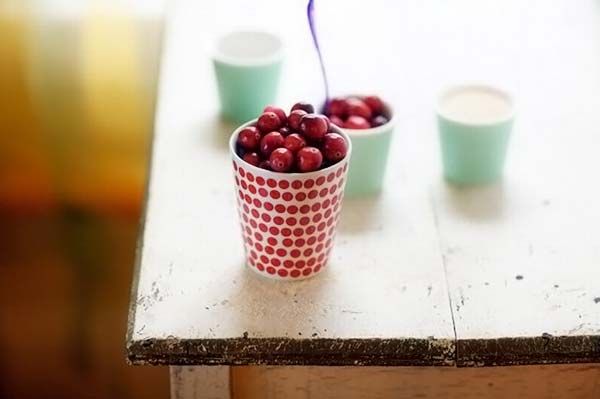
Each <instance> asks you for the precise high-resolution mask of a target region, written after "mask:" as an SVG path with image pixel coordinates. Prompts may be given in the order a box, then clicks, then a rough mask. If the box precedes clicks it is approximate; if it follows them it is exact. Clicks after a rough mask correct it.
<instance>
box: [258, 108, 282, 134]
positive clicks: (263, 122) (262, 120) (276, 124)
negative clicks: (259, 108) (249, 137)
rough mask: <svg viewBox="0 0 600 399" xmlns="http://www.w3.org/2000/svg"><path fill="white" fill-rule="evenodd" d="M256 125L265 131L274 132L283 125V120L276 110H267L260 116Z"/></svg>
mask: <svg viewBox="0 0 600 399" xmlns="http://www.w3.org/2000/svg"><path fill="white" fill-rule="evenodd" d="M256 126H257V127H258V130H260V131H261V132H263V133H266V132H272V131H273V130H277V129H279V128H280V127H281V121H280V120H279V117H278V116H277V114H276V113H275V112H265V113H263V114H262V115H261V116H259V117H258V122H257V123H256Z"/></svg>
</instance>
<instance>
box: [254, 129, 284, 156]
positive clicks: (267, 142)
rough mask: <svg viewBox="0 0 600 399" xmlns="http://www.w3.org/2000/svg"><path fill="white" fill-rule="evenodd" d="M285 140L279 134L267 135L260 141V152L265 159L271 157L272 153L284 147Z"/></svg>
mask: <svg viewBox="0 0 600 399" xmlns="http://www.w3.org/2000/svg"><path fill="white" fill-rule="evenodd" d="M283 143H284V138H283V136H282V135H281V133H279V132H271V133H267V134H265V135H264V136H263V138H262V139H261V140H260V152H261V154H263V155H264V156H265V157H268V156H269V155H271V153H272V152H273V151H274V150H275V149H277V148H280V147H283Z"/></svg>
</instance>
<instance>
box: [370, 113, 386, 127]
mask: <svg viewBox="0 0 600 399" xmlns="http://www.w3.org/2000/svg"><path fill="white" fill-rule="evenodd" d="M388 122H389V120H388V118H386V117H385V116H383V115H377V116H376V117H375V118H373V119H371V126H373V127H377V126H381V125H385V124H386V123H388Z"/></svg>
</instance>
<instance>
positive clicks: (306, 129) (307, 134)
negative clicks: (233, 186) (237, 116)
mask: <svg viewBox="0 0 600 399" xmlns="http://www.w3.org/2000/svg"><path fill="white" fill-rule="evenodd" d="M236 152H237V154H238V156H240V157H241V158H242V159H243V160H244V161H246V162H248V163H249V164H251V165H254V166H257V167H259V168H263V169H268V170H272V171H275V172H283V173H292V172H300V173H303V172H312V171H315V170H319V169H324V168H326V167H329V166H331V165H333V164H335V163H337V162H339V161H341V160H342V159H344V157H345V156H346V153H347V152H348V143H346V140H345V139H344V137H342V136H341V135H339V134H338V133H335V132H332V131H331V124H330V122H329V118H327V117H326V116H325V115H319V114H315V109H314V107H313V106H312V105H311V104H308V103H305V102H299V103H296V104H294V106H293V107H292V109H291V111H290V113H289V114H288V115H286V114H285V112H284V111H283V110H282V109H281V108H278V107H274V106H272V105H269V106H267V107H266V108H265V109H264V111H263V113H262V114H261V115H260V116H259V117H258V121H257V122H256V125H255V126H247V127H245V128H244V129H242V130H241V131H240V133H239V134H238V137H237V143H236Z"/></svg>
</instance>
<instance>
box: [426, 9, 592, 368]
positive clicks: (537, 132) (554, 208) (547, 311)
mask: <svg viewBox="0 0 600 399" xmlns="http://www.w3.org/2000/svg"><path fill="white" fill-rule="evenodd" d="M537 6H538V7H527V10H525V9H524V10H523V12H524V14H523V17H522V18H523V19H524V20H527V21H529V22H527V24H524V23H522V25H520V26H521V29H523V32H522V37H523V38H526V40H523V41H517V42H514V43H513V44H512V46H511V48H510V52H512V53H513V54H514V57H513V59H514V60H515V63H514V65H513V67H511V68H510V69H507V70H506V71H505V72H498V76H499V78H501V79H504V80H505V81H506V82H512V85H513V86H515V90H514V92H515V96H516V98H517V100H518V118H517V125H516V128H515V131H514V136H513V141H512V143H511V148H510V151H509V160H508V165H507V166H508V169H507V174H506V178H505V179H504V181H503V182H501V183H500V184H496V185H493V186H489V187H482V188H471V189H467V188H462V189H461V188H456V187H452V186H449V185H447V184H445V183H441V182H440V183H438V184H436V185H434V188H433V192H434V198H435V201H434V202H435V207H436V213H437V216H438V220H439V227H440V235H441V240H442V246H443V252H444V259H445V263H446V270H447V275H448V281H449V286H450V294H451V300H452V309H453V312H454V319H455V322H456V332H457V335H458V362H459V364H460V365H480V364H525V363H553V362H590V361H600V299H598V298H600V285H599V284H598V282H599V281H600V266H599V265H600V244H599V243H598V228H599V227H598V226H600V206H599V205H598V204H600V186H599V185H598V170H600V158H599V157H598V155H597V151H596V148H598V146H599V145H600V136H599V135H598V128H597V126H599V125H600V113H598V109H600V96H599V95H598V88H600V75H598V73H597V71H598V70H600V53H598V51H597V48H598V39H599V38H600V25H599V23H600V12H599V10H598V7H597V4H593V3H585V2H582V3H577V5H576V6H575V4H574V3H572V2H556V3H553V5H552V7H548V6H547V4H545V3H544V4H542V3H538V4H537ZM534 15H535V17H534ZM495 20H497V18H496V16H495V15H494V16H492V15H487V19H486V18H485V17H484V19H483V20H481V21H479V22H477V23H474V24H475V27H477V28H481V29H482V30H481V32H482V34H484V35H489V34H488V33H483V32H486V30H485V29H483V28H484V27H485V28H486V29H492V30H494V29H495V28H496V26H498V28H499V27H500V26H499V25H502V26H503V27H505V25H504V23H501V22H500V21H497V22H493V21H495ZM574 20H577V21H578V22H577V24H576V26H575V25H573V24H572V21H574ZM516 27H517V26H516V25H515V28H516ZM490 36H491V35H490ZM549 41H551V42H552V46H548V45H547V43H549ZM575 43H576V45H575ZM498 51H500V52H505V55H506V57H508V56H509V53H508V51H507V49H503V48H500V49H498ZM485 56H486V55H485V54H482V57H485ZM565 56H567V57H568V58H569V60H570V61H569V62H568V63H564V62H562V61H561V60H563V59H564V57H565ZM542 64H543V65H544V67H543V68H540V65H542ZM562 77H564V79H563V78H562Z"/></svg>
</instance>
